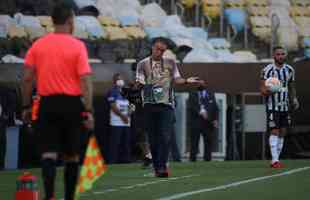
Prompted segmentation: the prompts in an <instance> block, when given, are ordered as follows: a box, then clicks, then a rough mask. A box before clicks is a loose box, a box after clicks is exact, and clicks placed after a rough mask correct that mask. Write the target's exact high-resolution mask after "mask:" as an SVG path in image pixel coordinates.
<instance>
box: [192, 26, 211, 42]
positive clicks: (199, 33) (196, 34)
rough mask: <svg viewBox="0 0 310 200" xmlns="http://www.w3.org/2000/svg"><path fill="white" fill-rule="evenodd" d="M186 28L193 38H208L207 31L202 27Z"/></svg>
mask: <svg viewBox="0 0 310 200" xmlns="http://www.w3.org/2000/svg"><path fill="white" fill-rule="evenodd" d="M188 29H189V30H190V31H191V32H192V35H193V38H197V39H203V40H207V39H208V32H207V31H205V30H204V29H203V28H200V27H189V28H188Z"/></svg>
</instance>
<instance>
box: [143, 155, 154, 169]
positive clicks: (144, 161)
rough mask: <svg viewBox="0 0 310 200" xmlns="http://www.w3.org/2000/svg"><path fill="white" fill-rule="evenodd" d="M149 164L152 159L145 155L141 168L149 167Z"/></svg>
mask: <svg viewBox="0 0 310 200" xmlns="http://www.w3.org/2000/svg"><path fill="white" fill-rule="evenodd" d="M151 165H152V159H150V158H148V157H145V158H144V160H143V164H142V168H143V169H146V168H150V167H151Z"/></svg>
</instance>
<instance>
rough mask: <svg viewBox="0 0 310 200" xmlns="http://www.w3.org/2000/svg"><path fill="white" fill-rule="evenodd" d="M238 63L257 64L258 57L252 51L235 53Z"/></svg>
mask: <svg viewBox="0 0 310 200" xmlns="http://www.w3.org/2000/svg"><path fill="white" fill-rule="evenodd" d="M233 55H234V57H235V60H236V62H244V63H248V62H257V57H256V55H255V54H254V53H252V52H251V51H235V52H234V53H233Z"/></svg>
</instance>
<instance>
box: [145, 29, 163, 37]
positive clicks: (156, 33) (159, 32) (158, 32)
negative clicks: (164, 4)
mask: <svg viewBox="0 0 310 200" xmlns="http://www.w3.org/2000/svg"><path fill="white" fill-rule="evenodd" d="M144 31H145V33H146V35H147V37H148V38H149V39H153V38H156V37H168V33H167V31H166V30H164V29H163V28H157V27H144Z"/></svg>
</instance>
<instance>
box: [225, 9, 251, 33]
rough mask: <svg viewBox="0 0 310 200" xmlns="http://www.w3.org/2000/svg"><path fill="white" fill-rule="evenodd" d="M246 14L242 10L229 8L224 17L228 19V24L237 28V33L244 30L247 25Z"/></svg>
mask: <svg viewBox="0 0 310 200" xmlns="http://www.w3.org/2000/svg"><path fill="white" fill-rule="evenodd" d="M246 15H247V14H246V12H245V10H243V9H240V8H228V9H225V10H224V16H225V18H226V19H227V22H228V24H230V25H232V26H233V27H235V28H236V30H237V32H240V31H242V30H243V29H244V26H245V23H246V18H247V16H246Z"/></svg>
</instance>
